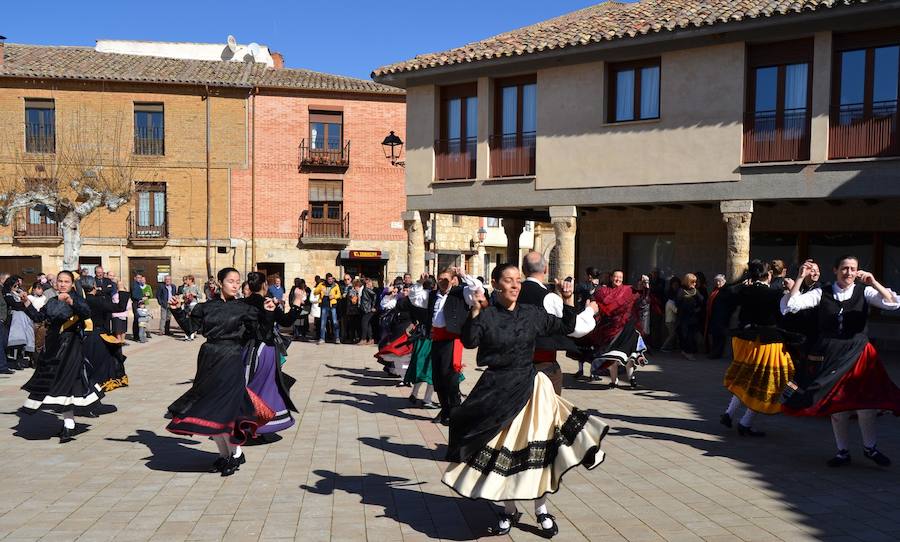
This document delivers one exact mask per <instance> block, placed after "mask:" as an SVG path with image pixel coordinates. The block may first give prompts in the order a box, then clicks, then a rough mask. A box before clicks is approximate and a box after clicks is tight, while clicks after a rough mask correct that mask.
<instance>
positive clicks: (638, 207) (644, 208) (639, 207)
mask: <svg viewBox="0 0 900 542" xmlns="http://www.w3.org/2000/svg"><path fill="white" fill-rule="evenodd" d="M632 207H634V208H635V209H640V210H641V211H652V210H653V209H654V208H655V207H653V206H652V205H632Z"/></svg>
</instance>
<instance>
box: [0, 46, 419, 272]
mask: <svg viewBox="0 0 900 542" xmlns="http://www.w3.org/2000/svg"><path fill="white" fill-rule="evenodd" d="M100 45H102V47H100ZM163 45H165V46H163ZM210 46H212V47H210ZM216 47H218V48H219V49H220V50H221V57H222V60H219V61H216V60H208V59H207V60H202V59H196V58H191V54H193V53H194V52H197V51H199V53H202V54H199V53H198V58H208V57H209V56H210V55H209V50H212V49H215V48H216ZM240 47H241V46H239V48H238V52H239V53H240V52H241V51H243V50H244V49H246V48H243V49H241V48H240ZM0 48H2V49H0V175H2V176H3V177H4V179H5V180H7V181H9V180H10V179H11V180H12V181H14V182H19V181H22V182H24V181H26V178H24V177H27V173H25V174H23V171H24V170H26V169H27V167H30V163H31V161H35V162H39V161H41V160H44V159H50V160H52V159H53V158H54V157H55V156H58V155H59V152H58V149H56V148H55V147H52V146H50V145H43V144H42V145H38V146H37V147H36V146H35V145H33V144H32V143H33V139H34V138H33V137H32V136H33V135H34V134H35V133H40V134H42V135H43V136H44V139H45V140H46V141H55V140H57V139H59V140H62V139H70V138H63V137H62V135H63V134H65V133H66V131H67V130H68V127H69V126H71V125H72V123H73V119H75V118H85V117H89V118H91V119H93V120H94V121H95V123H96V125H98V126H102V127H103V128H102V130H103V131H104V133H103V134H102V137H104V138H114V139H121V144H122V145H123V146H125V147H127V148H128V149H130V151H131V160H130V164H131V165H132V166H134V171H135V175H134V177H135V180H136V181H137V182H136V184H135V190H136V192H135V194H134V196H133V197H132V199H131V201H130V202H129V203H128V204H127V205H126V206H124V207H123V208H120V209H119V210H117V211H116V212H114V213H111V212H108V211H105V210H99V211H96V212H94V213H92V214H91V215H90V216H88V217H87V219H85V220H84V221H83V222H82V225H81V228H80V231H81V235H82V240H83V244H82V248H81V255H80V256H81V258H80V265H82V266H91V265H97V264H102V265H103V266H104V267H106V268H107V269H110V270H113V271H115V272H116V273H117V274H119V275H121V276H130V275H133V274H134V273H135V272H142V273H144V274H145V275H147V276H148V279H149V280H150V281H151V283H152V282H153V281H154V280H155V279H157V278H160V277H162V276H163V275H164V274H169V273H171V274H172V275H174V276H176V277H179V276H181V275H183V274H188V273H193V274H195V275H197V276H200V277H202V276H205V274H206V272H207V269H208V268H209V269H212V270H215V269H218V268H220V267H224V266H235V267H237V268H238V269H241V270H242V271H247V270H250V269H252V268H253V265H254V263H255V261H259V262H261V265H260V267H261V268H263V269H266V270H269V271H271V270H273V269H274V270H278V271H280V272H282V273H286V274H287V275H288V276H291V275H294V274H297V275H300V276H311V275H312V274H314V273H317V272H319V271H322V272H325V271H338V270H341V269H342V268H343V269H348V270H352V265H353V263H354V262H357V263H369V264H370V265H368V268H369V269H371V268H373V266H372V265H371V263H372V262H373V261H374V262H377V264H380V265H375V266H374V268H375V269H376V270H379V269H380V270H381V272H383V271H385V270H386V271H389V272H391V273H393V272H402V271H405V267H406V265H405V262H406V258H405V256H406V253H405V250H404V247H405V235H404V232H403V223H402V219H401V213H402V212H403V210H404V209H405V198H404V194H403V182H402V169H400V168H396V167H394V166H391V164H390V163H389V162H388V161H387V160H386V159H385V158H384V155H383V154H382V148H381V145H380V143H381V140H382V139H383V138H384V136H385V135H387V133H388V132H389V131H390V130H397V131H398V133H402V130H403V126H404V124H405V118H404V110H405V107H404V94H403V92H402V91H400V90H398V89H396V88H392V87H387V86H384V85H379V84H376V83H372V82H371V81H363V80H358V79H352V78H346V77H340V76H334V75H328V74H322V73H317V72H311V71H307V70H299V69H286V68H283V67H282V66H283V60H282V59H281V57H280V55H278V54H277V53H272V54H269V52H268V50H267V49H265V48H264V49H265V50H264V51H263V52H264V53H265V55H263V56H264V60H265V61H262V60H260V59H254V57H252V56H247V55H244V57H242V58H243V61H236V60H241V59H236V58H235V55H234V54H229V49H228V46H226V45H224V44H223V45H221V46H215V45H214V44H159V43H153V42H121V43H119V42H110V41H106V42H99V43H98V46H97V47H95V48H90V47H44V46H31V45H19V44H0ZM195 50H196V51H195ZM163 54H170V55H172V56H177V57H178V58H165V57H162V56H159V55H163ZM248 54H249V53H248ZM213 56H215V55H213ZM254 60H256V61H254ZM254 106H255V107H254ZM310 115H313V116H312V117H311V116H310ZM315 115H326V116H327V119H325V120H332V121H333V119H335V118H338V119H340V120H339V121H337V124H339V125H340V126H342V127H341V128H339V129H338V130H334V131H332V135H337V136H338V137H337V139H339V140H340V141H341V143H340V144H339V145H337V147H339V148H340V150H341V153H338V154H339V156H338V159H337V160H336V162H337V163H331V164H326V163H323V162H322V161H321V160H320V158H326V159H332V158H334V157H335V154H334V152H333V150H334V149H332V147H333V145H332V144H331V141H330V140H326V139H325V137H324V135H323V134H322V133H319V132H318V131H316V130H315V129H313V128H311V127H310V120H311V119H312V120H314V121H315V120H316V119H318V120H323V119H321V118H319V117H315ZM333 123H334V122H326V123H325V124H329V125H330V124H333ZM314 131H315V132H316V133H315V134H313V132H314ZM254 135H255V142H256V143H255V145H254V144H253V141H254ZM313 135H314V137H312V139H315V140H316V141H314V142H313V143H312V145H313V146H314V147H316V146H317V145H320V144H321V145H324V146H318V147H316V148H312V149H311V148H310V144H309V143H306V154H305V155H302V154H301V152H302V151H301V150H300V147H301V143H303V142H304V140H305V141H307V142H309V141H310V139H311V138H310V136H313ZM56 136H60V137H58V138H57V137H56ZM350 141H352V142H353V154H352V155H350V154H349V152H347V153H344V154H342V153H343V152H344V150H345V148H346V149H348V150H349V148H350V145H349V143H350ZM207 142H208V143H207ZM304 156H305V157H306V158H305V162H304ZM311 179H312V180H313V181H315V182H313V183H312V184H313V189H311V187H310V180H311ZM63 181H65V180H63ZM22 186H23V187H24V186H25V185H24V184H23V185H22ZM207 186H209V191H208V193H207ZM251 186H255V187H256V190H255V193H256V196H257V198H256V201H254V198H253V197H252V196H251V190H250V189H251ZM336 187H337V188H336ZM336 195H340V198H338V199H335V196H336ZM311 200H312V201H311ZM335 202H336V203H339V204H340V205H342V208H341V210H340V212H339V213H337V216H340V217H341V220H336V221H334V222H337V223H339V224H340V226H339V229H338V231H336V232H335V230H333V228H334V227H335V226H334V225H333V224H328V225H326V226H321V227H323V228H326V230H327V231H326V230H321V229H320V230H315V231H314V230H313V229H312V228H315V227H316V226H314V225H313V222H315V221H314V220H313V218H312V217H315V216H318V215H319V214H320V213H321V212H323V211H324V213H325V214H324V215H322V217H323V218H325V219H328V218H329V217H330V216H334V214H329V213H333V211H331V210H330V209H331V207H329V208H325V207H322V206H320V205H319V204H320V203H321V204H330V203H335ZM251 204H255V209H256V212H255V213H252V212H251ZM304 211H305V213H304ZM348 214H349V225H350V226H349V228H348V227H345V225H346V223H347V221H346V220H343V218H344V217H345V216H347V215H348ZM254 215H255V223H254V221H253V220H252V217H253V216H254ZM301 215H304V216H305V217H306V220H305V223H304V221H301V220H300V218H299V217H300V216H301ZM326 221H327V220H326ZM304 228H305V230H304ZM328 228H332V229H328ZM304 231H305V232H306V234H304V233H303V232H304ZM351 232H352V234H351ZM331 233H337V235H336V236H335V237H334V238H327V236H324V235H321V234H331ZM254 241H256V242H255V243H254ZM342 250H343V251H346V252H345V253H343V255H345V256H350V257H349V258H346V259H342V258H340V256H341V255H342V253H341V251H342ZM254 253H255V254H254ZM62 256H63V246H62V236H61V233H60V229H59V226H58V224H56V223H54V222H53V221H52V219H48V218H47V217H46V216H41V214H40V213H39V212H37V211H36V210H28V211H24V212H22V213H20V215H19V216H17V217H16V218H15V220H14V221H13V223H12V224H11V225H10V226H9V227H6V228H0V269H4V270H9V271H13V272H18V273H20V274H23V275H25V276H26V278H28V277H29V276H33V275H34V274H35V273H37V272H38V271H41V270H43V271H55V270H57V269H60V268H61V266H62ZM254 256H255V257H254ZM353 256H358V257H360V258H353ZM387 257H390V258H391V259H390V260H387V261H382V260H381V259H380V258H387ZM370 258H374V260H372V259H370ZM279 263H280V264H281V265H280V266H278V265H277V264H279ZM272 264H276V265H272ZM384 264H387V265H384Z"/></svg>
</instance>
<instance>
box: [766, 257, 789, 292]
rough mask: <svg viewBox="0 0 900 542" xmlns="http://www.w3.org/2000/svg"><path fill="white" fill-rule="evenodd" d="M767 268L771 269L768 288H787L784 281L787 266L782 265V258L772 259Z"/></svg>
mask: <svg viewBox="0 0 900 542" xmlns="http://www.w3.org/2000/svg"><path fill="white" fill-rule="evenodd" d="M769 269H770V270H771V271H772V281H771V282H770V283H769V288H772V289H773V290H780V291H782V292H783V291H785V290H787V285H786V284H785V281H784V279H785V277H787V267H785V265H784V260H772V261H771V262H770V263H769Z"/></svg>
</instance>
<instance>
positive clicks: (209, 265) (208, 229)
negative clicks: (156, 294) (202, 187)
mask: <svg viewBox="0 0 900 542" xmlns="http://www.w3.org/2000/svg"><path fill="white" fill-rule="evenodd" d="M205 88H206V276H207V277H211V276H213V271H212V257H211V254H210V252H211V244H212V194H211V193H210V190H211V188H212V181H211V179H210V169H209V168H210V152H209V151H210V133H209V125H210V118H209V112H210V107H209V85H205Z"/></svg>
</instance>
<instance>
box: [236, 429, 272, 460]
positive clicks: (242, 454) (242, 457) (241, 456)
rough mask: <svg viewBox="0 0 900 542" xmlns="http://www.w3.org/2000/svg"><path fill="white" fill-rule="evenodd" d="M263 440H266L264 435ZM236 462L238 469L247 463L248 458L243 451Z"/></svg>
mask: <svg viewBox="0 0 900 542" xmlns="http://www.w3.org/2000/svg"><path fill="white" fill-rule="evenodd" d="M263 438H265V435H263ZM234 460H235V461H236V462H237V464H238V468H240V466H241V465H243V464H244V463H246V462H247V456H246V455H244V452H243V451H242V452H241V455H239V456H237V457H235V458H234Z"/></svg>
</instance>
